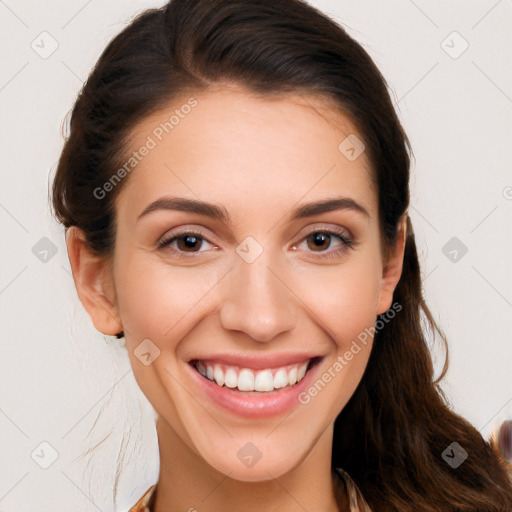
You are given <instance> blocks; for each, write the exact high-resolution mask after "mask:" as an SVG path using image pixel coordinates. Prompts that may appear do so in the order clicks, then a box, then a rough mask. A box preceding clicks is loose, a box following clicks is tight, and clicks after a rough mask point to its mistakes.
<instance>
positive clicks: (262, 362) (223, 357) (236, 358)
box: [189, 352, 323, 370]
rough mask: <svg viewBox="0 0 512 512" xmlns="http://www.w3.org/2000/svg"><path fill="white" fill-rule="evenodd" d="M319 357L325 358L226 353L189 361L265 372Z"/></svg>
mask: <svg viewBox="0 0 512 512" xmlns="http://www.w3.org/2000/svg"><path fill="white" fill-rule="evenodd" d="M317 357H318V358H320V357H323V356H321V355H320V354H305V353H298V352H284V353H281V354H277V353H274V354H250V353H249V354H243V353H238V354H236V353H226V354H210V355H202V356H199V357H194V358H192V359H190V360H189V363H193V362H195V361H208V362H211V363H219V364H225V365H227V366H238V367H241V368H252V369H254V370H265V369H266V368H277V367H280V366H288V365H290V364H296V363H304V362H306V361H309V360H310V359H313V358H317Z"/></svg>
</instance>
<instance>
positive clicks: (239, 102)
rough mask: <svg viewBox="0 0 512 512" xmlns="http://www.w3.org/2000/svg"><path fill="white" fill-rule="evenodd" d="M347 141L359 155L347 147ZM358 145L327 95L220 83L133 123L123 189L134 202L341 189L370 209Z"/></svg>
mask: <svg viewBox="0 0 512 512" xmlns="http://www.w3.org/2000/svg"><path fill="white" fill-rule="evenodd" d="M358 141H359V142H358ZM354 142H355V150H356V153H355V154H356V157H357V158H353V156H354V152H352V153H350V152H349V153H347V148H349V146H354ZM362 144H363V136H362V135H361V134H360V133H359V132H358V131H357V130H356V128H355V126H354V125H353V124H352V123H351V121H350V120H349V118H348V117H346V116H344V115H343V114H342V113H341V111H340V110H339V109H335V107H334V104H333V103H332V102H331V101H330V100H329V99H327V98H324V97H321V96H318V95H312V94H307V95H306V94H298V93H297V94H286V95H282V96H280V97H272V98H271V97H263V96H257V95H255V94H253V93H251V92H248V91H247V90H245V89H242V88H239V87H233V86H224V87H217V88H215V89H211V90H207V91H202V92H200V93H197V94H190V95H183V96H181V97H180V98H177V99H174V100H173V101H172V102H171V103H170V104H169V105H168V106H166V107H165V108H162V109H160V110H158V111H157V112H154V113H152V114H151V115H149V116H147V117H146V118H145V119H144V120H143V121H142V122H140V123H139V124H138V125H137V126H136V127H135V128H134V129H133V131H132V133H131V137H130V141H129V147H128V148H127V158H128V157H129V155H131V154H133V152H138V153H139V156H138V159H137V162H136V165H135V166H134V167H133V170H132V171H131V172H130V176H129V180H128V183H127V184H126V187H125V188H126V191H123V192H122V194H121V196H130V204H131V207H132V208H134V207H136V208H138V209H141V208H143V206H144V203H147V202H148V201H150V200H154V199H156V198H157V196H158V195H164V194H166V193H167V194H169V193H172V194H175V195H178V194H180V195H185V196H188V197H194V198H197V197H201V198H202V199H207V200H212V201H217V202H221V203H222V202H225V203H229V202H230V201H232V200H233V198H234V196H236V198H237V200H238V201H239V202H240V199H241V198H244V200H246V201H245V202H244V201H241V202H240V205H241V206H243V205H244V204H245V205H247V206H249V204H255V205H256V204H257V203H258V199H259V204H260V207H261V204H262V203H264V204H266V205H269V204H273V203H275V202H277V203H278V204H280V205H281V206H282V207H285V205H286V204H287V203H292V204H293V203H294V202H296V201H298V200H300V199H301V198H304V199H308V200H312V199H315V198H317V197H320V196H323V197H325V196H326V195H331V196H332V195H339V194H340V193H341V194H345V195H351V196H357V197H358V199H359V201H360V202H362V203H365V204H366V207H367V209H368V210H372V208H374V206H375V201H376V194H375V191H374V190H373V186H372V180H371V177H370V166H369V163H368V160H367V156H366V152H365V151H362V148H363V146H362ZM143 148H146V149H145V150H143ZM349 149H350V148H349ZM141 150H143V151H141ZM360 151H362V152H361V153H360V154H359V155H358V153H359V152H360ZM141 153H144V156H141ZM122 202H123V198H122V197H120V198H119V204H121V203H122Z"/></svg>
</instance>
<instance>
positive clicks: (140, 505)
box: [128, 484, 156, 512]
mask: <svg viewBox="0 0 512 512" xmlns="http://www.w3.org/2000/svg"><path fill="white" fill-rule="evenodd" d="M155 489H156V484H154V485H152V486H151V487H150V488H149V489H148V490H147V491H146V492H145V493H144V494H143V495H142V496H141V498H140V499H139V501H137V503H135V505H134V506H133V507H132V508H131V509H130V510H129V511H128V512H148V510H149V509H148V507H150V506H151V504H152V502H153V499H152V498H154V492H155Z"/></svg>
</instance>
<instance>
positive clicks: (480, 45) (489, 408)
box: [0, 0, 512, 512]
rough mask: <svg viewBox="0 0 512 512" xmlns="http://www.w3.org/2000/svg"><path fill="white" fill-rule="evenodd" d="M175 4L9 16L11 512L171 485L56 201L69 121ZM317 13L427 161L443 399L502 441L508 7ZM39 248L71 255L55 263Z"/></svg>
mask: <svg viewBox="0 0 512 512" xmlns="http://www.w3.org/2000/svg"><path fill="white" fill-rule="evenodd" d="M162 3H163V2H152V1H146V0H144V1H142V0H138V1H126V0H124V1H123V0H110V1H108V2H106V1H99V0H89V1H86V0H67V1H64V0H52V1H46V2H36V1H35V0H30V1H28V0H5V1H2V0H0V38H1V43H2V44H1V62H2V69H1V71H0V115H1V120H2V123H1V126H0V130H1V131H0V141H1V145H2V151H1V155H2V161H1V173H2V176H1V188H0V226H1V234H2V238H1V239H2V251H1V258H2V260H1V265H0V308H1V321H0V325H1V343H2V345H1V347H2V350H1V356H0V378H1V388H0V393H1V394H0V398H1V400H0V431H1V436H0V447H1V453H0V461H1V463H0V464H1V468H0V510H1V511H2V512H9V511H16V512H24V511H34V510H38V511H46V510H52V511H63V512H64V511H66V512H67V511H69V510H70V509H72V510H76V511H98V510H100V511H104V512H107V511H111V510H114V504H113V503H112V496H111V487H112V485H113V484H114V483H115V482H117V484H118V485H119V500H118V503H117V507H118V510H126V509H127V508H128V507H129V506H131V505H133V504H134V502H135V501H136V500H137V499H138V498H139V497H140V495H141V494H142V493H143V492H144V491H145V490H146V489H147V487H148V486H149V485H150V484H152V483H154V482H155V481H156V478H157V475H158V463H159V461H158V452H157V446H156V442H157V441H156V436H155V432H154V427H153V422H154V418H153V411H152V408H151V406H150V405H149V404H148V403H147V401H146V399H145V397H144V396H143V395H142V393H141V392H140V390H139V389H138V387H137V385H136V383H135V381H134V378H133V374H132V372H131V370H130V365H129V362H128V359H127V356H126V354H125V352H124V349H123V343H122V342H119V341H115V339H112V338H110V337H103V336H102V335H101V334H99V333H97V332H96V331H95V329H94V328H93V327H92V325H91V322H90V320H89V318H88V316H87V315H86V313H85V312H84V311H83V308H82V306H81V304H80V303H79V301H78V299H77V296H76V292H75V289H74V285H73V282H72V279H71V275H70V268H69V263H68V261H67V255H66V251H65V245H64V235H63V229H62V228H61V227H60V226H58V225H57V224H56V223H55V222H54V221H53V220H52V219H51V217H50V214H49V211H48V204H47V190H48V182H49V176H50V175H53V171H54V169H55V165H56V162H57V159H58V157H59V151H60V150H61V147H62V142H63V140H62V137H61V134H60V131H61V127H63V126H65V124H64V119H65V115H66V113H67V112H68V111H69V110H70V108H71V106H72V103H73V101H74V99H75V96H76V94H77V92H78V90H79V88H80V86H81V84H82V82H83V81H84V80H85V79H86V77H87V75H88V73H89V71H90V70H91V68H92V66H93V64H94V63H95V61H96V59H97V58H98V56H99V54H100V52H101V51H102V49H103V48H104V47H105V45H106V44H107V42H108V41H109V40H110V39H111V38H112V37H113V36H114V35H115V34H117V33H118V32H119V31H120V30H121V29H122V28H123V27H124V26H125V24H126V23H128V22H129V20H130V18H131V17H132V16H133V15H135V14H136V13H138V12H139V11H141V10H142V9H144V8H146V7H156V6H159V5H162ZM311 3H312V4H313V5H315V6H318V7H320V8H321V9H322V10H324V11H325V12H327V13H330V14H331V15H332V16H333V17H335V18H336V19H337V20H338V21H340V22H341V23H342V25H343V26H344V27H345V28H346V29H347V30H348V32H349V33H350V34H351V35H352V36H354V37H355V38H356V39H357V40H358V41H359V42H360V43H362V44H363V46H364V47H365V48H366V49H367V51H368V52H369V53H370V55H371V56H372V57H373V58H374V60H375V62H376V64H377V65H378V66H379V68H380V69H381V71H382V72H383V74H384V76H385V77H386V79H387V81H388V83H389V86H390V88H391V90H392V94H393V97H394V101H395V104H396V105H397V109H398V113H399V116H400V118H401V120H402V122H403V124H404V127H405V129H406V132H407V133H408V135H409V137H410V139H411V142H412V145H413V150H414V155H415V160H413V181H412V206H411V217H412V220H413V224H414V229H415V231H416V236H417V242H418V247H419V251H420V253H421V264H422V270H423V274H424V279H425V281H424V285H425V293H426V296H427V300H428V303H429V305H430V306H431V309H432V311H433V312H434V314H435V316H436V318H437V319H438V320H439V322H440V325H441V327H442V328H443V329H444V331H445V332H446V334H447V336H448V340H449V344H450V351H451V366H450V370H449V372H448V376H447V378H446V380H445V381H444V383H443V389H444V390H445V391H446V393H447V395H448V397H449V399H450V401H451V402H452V404H453V408H454V409H455V411H456V412H458V413H461V414H462V415H464V416H465V417H467V418H468V419H469V420H470V421H471V422H472V423H473V424H474V425H475V426H476V427H477V428H478V429H480V430H481V431H482V433H483V434H484V435H485V436H488V435H489V434H490V432H491V431H492V430H493V428H495V426H496V425H497V423H498V422H499V421H500V420H501V419H504V418H506V417H509V418H512V384H511V361H512V339H511V334H510V325H511V323H512V271H511V270H510V266H511V263H512V229H511V224H512V223H511V220H512V172H511V162H512V143H511V141H512V128H511V126H512V124H511V121H512V70H511V63H512V39H511V37H512V36H511V31H510V27H511V26H512V1H511V0H501V1H496V0H489V1H487V0H485V1H484V0H481V1H475V0H473V1H469V0H458V1H450V2H446V1H440V0H436V1H426V0H421V1H420V0H416V1H414V2H413V1H412V0H393V1H387V2H382V1H380V0H371V1H370V0H366V1H361V0H345V1H341V0H331V1H329V0H322V1H320V0H317V1H311ZM45 31H46V32H47V33H48V34H49V35H46V34H43V35H41V33H42V32H45ZM454 31H456V32H457V33H458V34H459V35H457V34H453V32H454ZM53 40H54V41H56V43H54V42H53ZM443 41H444V42H443ZM464 41H466V42H467V44H468V45H469V46H468V48H467V50H466V51H464V52H463V53H461V51H462V49H464V46H465V44H466V43H465V42H464ZM52 44H58V48H57V49H56V50H55V51H54V53H52V54H51V55H49V56H46V55H42V54H44V52H49V51H50V50H51V48H52ZM460 53H461V54H460ZM459 54H460V55H459ZM43 57H47V58H43ZM43 237H47V238H48V239H49V240H51V242H52V243H53V244H54V245H55V248H56V250H57V252H56V254H55V255H53V256H51V253H48V255H47V256H46V259H47V261H46V262H45V261H41V259H40V258H43V260H44V253H41V252H38V251H40V249H41V247H40V246H38V245H36V244H38V243H39V244H42V243H46V244H48V242H47V241H45V242H40V240H41V239H42V238H43ZM452 237H457V238H458V239H459V240H460V242H462V243H463V244H464V245H465V246H466V247H467V248H468V252H467V254H465V255H464V256H462V257H460V255H461V253H460V251H459V253H458V255H459V259H458V261H456V262H453V261H450V259H449V258H448V257H447V256H446V255H445V254H444V253H443V247H444V246H445V244H446V243H447V242H448V241H449V240H450V239H452ZM34 246H35V247H36V249H34V251H33V248H34ZM445 252H447V251H445ZM34 253H36V254H34ZM38 255H39V257H38ZM452 256H453V254H452ZM438 366H439V361H438ZM41 443H44V444H41ZM93 448H95V451H94V453H92V454H90V455H88V454H87V452H88V450H91V449H93ZM55 452H56V453H57V454H58V456H57V458H56V460H55V461H54V462H53V463H52V457H53V455H54V454H55ZM49 464H51V465H49ZM45 465H49V467H48V468H47V469H43V467H41V466H45ZM120 468H124V470H123V471H122V472H119V471H118V470H119V469H120Z"/></svg>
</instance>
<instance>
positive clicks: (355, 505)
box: [128, 468, 372, 512]
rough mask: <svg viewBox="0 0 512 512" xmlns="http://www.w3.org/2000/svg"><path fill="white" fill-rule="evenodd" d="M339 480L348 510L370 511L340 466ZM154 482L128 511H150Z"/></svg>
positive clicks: (338, 470) (356, 511)
mask: <svg viewBox="0 0 512 512" xmlns="http://www.w3.org/2000/svg"><path fill="white" fill-rule="evenodd" d="M336 471H337V472H338V475H340V477H341V481H342V483H343V484H344V486H345V492H346V495H347V498H348V503H349V512H372V510H371V509H370V507H369V506H368V504H367V503H366V501H365V499H364V498H363V495H362V494H361V491H360V490H359V488H358V487H357V485H356V484H355V483H354V481H353V480H352V478H350V476H349V475H348V473H346V472H345V471H343V470H342V469H341V468H336ZM155 489H156V484H154V485H152V486H151V487H150V488H149V489H148V490H147V491H146V492H145V493H144V494H143V496H142V497H141V498H140V500H139V501H138V502H137V503H136V504H135V505H134V506H133V507H132V508H131V509H130V510H129V511H128V512H152V510H151V509H152V508H153V505H154V498H155V496H156V494H155Z"/></svg>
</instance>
